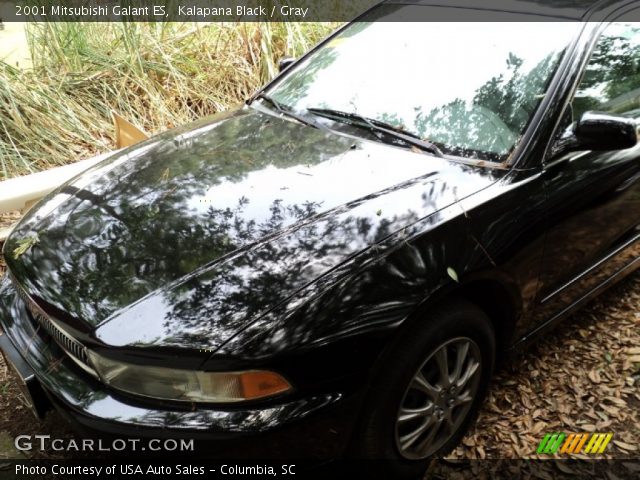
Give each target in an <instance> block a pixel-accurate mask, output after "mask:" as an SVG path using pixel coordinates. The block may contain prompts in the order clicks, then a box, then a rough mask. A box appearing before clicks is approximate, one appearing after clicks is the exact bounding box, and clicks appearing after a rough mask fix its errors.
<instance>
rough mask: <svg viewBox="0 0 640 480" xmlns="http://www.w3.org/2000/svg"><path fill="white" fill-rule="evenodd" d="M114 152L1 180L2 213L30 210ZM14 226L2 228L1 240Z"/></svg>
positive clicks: (0, 201) (0, 206) (0, 203)
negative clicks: (42, 199)
mask: <svg viewBox="0 0 640 480" xmlns="http://www.w3.org/2000/svg"><path fill="white" fill-rule="evenodd" d="M113 153H114V152H106V153H103V154H102V155H98V156H96V157H92V158H88V159H86V160H81V161H79V162H76V163H72V164H69V165H64V166H62V167H55V168H51V169H49V170H45V171H43V172H38V173H32V174H31V175H25V176H22V177H16V178H11V179H9V180H5V181H3V182H0V213H7V212H13V211H15V210H20V211H22V212H24V211H26V210H28V209H29V208H30V207H31V206H32V205H33V204H34V203H36V202H37V201H38V200H40V199H41V198H42V197H44V196H45V195H46V194H48V193H49V192H51V191H53V190H55V189H56V188H58V187H59V186H60V185H62V184H63V183H65V182H66V181H68V180H71V179H72V178H73V177H75V176H76V175H78V174H80V173H82V172H83V171H85V170H87V169H88V168H90V167H92V166H94V165H95V164H96V163H98V162H100V161H101V160H104V159H105V158H107V157H108V156H110V155H112V154H113ZM12 228H13V225H12V226H11V227H8V228H5V229H2V230H0V242H2V241H4V240H5V239H6V238H7V236H8V235H9V233H10V232H11V229H12Z"/></svg>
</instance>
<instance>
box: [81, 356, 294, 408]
mask: <svg viewBox="0 0 640 480" xmlns="http://www.w3.org/2000/svg"><path fill="white" fill-rule="evenodd" d="M87 353H88V355H89V358H90V359H91V363H92V365H93V367H94V368H95V370H96V371H97V372H98V375H99V376H100V378H101V379H102V381H103V382H104V383H106V384H107V385H110V386H111V387H113V388H115V389H117V390H122V391H124V392H129V393H133V394H136V395H143V396H146V397H152V398H158V399H163V400H176V401H183V402H214V403H223V402H241V401H244V400H256V399H259V398H265V397H271V396H273V395H277V394H279V393H283V392H286V391H288V390H291V385H290V384H289V382H287V381H286V380H285V379H284V378H282V377H281V376H280V375H278V374H277V373H275V372H269V371H264V370H248V371H244V372H204V371H192V370H179V369H175V368H165V367H145V366H141V365H133V364H128V363H122V362H117V361H114V360H111V359H109V358H105V357H102V356H100V355H98V354H96V353H95V352H92V351H88V352H87Z"/></svg>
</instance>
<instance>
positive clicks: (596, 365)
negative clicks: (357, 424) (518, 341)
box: [0, 218, 640, 459]
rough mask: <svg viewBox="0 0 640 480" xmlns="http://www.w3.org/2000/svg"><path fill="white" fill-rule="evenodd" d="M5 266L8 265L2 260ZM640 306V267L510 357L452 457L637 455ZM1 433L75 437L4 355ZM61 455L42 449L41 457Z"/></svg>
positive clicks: (639, 439) (639, 435) (0, 381)
mask: <svg viewBox="0 0 640 480" xmlns="http://www.w3.org/2000/svg"><path fill="white" fill-rule="evenodd" d="M1 221H2V219H1V218H0V222H1ZM0 226H1V225H0ZM0 268H4V266H3V265H2V263H0ZM638 305H640V272H636V273H635V274H633V275H632V276H631V277H629V278H628V279H626V280H624V281H622V282H621V283H620V284H619V285H617V286H615V287H613V288H612V289H611V290H609V291H608V292H606V293H604V294H603V295H601V296H600V297H599V298H598V299H596V300H594V301H593V302H591V303H590V304H589V305H588V306H587V307H586V308H584V309H582V310H581V311H579V312H578V313H576V314H575V315H573V316H572V317H571V318H569V319H567V320H566V321H565V322H564V323H563V324H562V325H561V326H560V327H558V328H557V329H556V330H554V331H553V332H552V333H551V334H548V335H547V336H546V337H545V338H544V339H543V340H542V341H540V342H538V343H537V344H535V345H534V346H533V347H531V348H529V349H527V350H526V351H524V352H523V353H521V354H519V355H518V356H516V357H512V358H510V359H509V360H508V361H507V362H506V364H505V365H502V366H501V367H500V368H499V369H498V371H497V373H496V375H495V380H494V382H493V386H492V388H491V392H490V394H489V397H488V398H487V401H486V402H485V406H484V408H483V409H482V411H481V413H480V416H479V419H478V422H477V424H476V426H475V427H474V428H473V429H472V430H471V431H470V432H469V433H468V434H467V436H466V437H465V438H464V439H463V441H462V444H461V445H460V446H459V447H458V448H457V449H456V450H455V451H454V452H453V453H452V454H451V455H450V458H452V459H476V458H480V459H482V458H492V459H496V458H506V459H510V458H511V459H519V458H536V457H537V455H536V454H535V450H536V448H537V445H538V442H539V441H540V440H541V439H542V437H543V436H544V435H545V434H546V433H548V432H554V431H563V432H594V431H597V432H613V433H614V437H613V441H612V443H611V445H610V447H608V449H607V452H606V454H605V455H604V456H605V457H608V458H612V457H615V458H620V457H623V458H624V457H637V456H638V454H639V448H638V445H639V444H640V414H639V412H640V311H639V310H638ZM2 432H8V433H9V435H10V436H11V437H12V438H13V437H15V436H17V435H20V434H32V435H33V434H44V435H46V434H49V435H52V436H58V437H59V436H61V435H64V436H69V435H72V433H71V431H70V429H69V427H68V426H67V425H66V423H65V422H64V421H63V420H62V419H61V418H60V416H59V415H58V414H57V413H56V412H50V413H49V414H48V415H47V418H46V420H45V421H44V422H43V423H39V422H38V421H36V420H35V419H34V418H33V417H32V415H31V413H30V412H29V411H28V410H27V409H26V408H25V407H24V406H23V405H22V403H21V402H20V401H19V399H18V389H17V387H16V385H15V384H14V382H13V380H12V379H11V377H10V376H9V374H8V371H7V368H6V366H5V365H4V364H3V363H2V359H1V358H0V433H2ZM0 453H1V452H0ZM62 455H63V454H62V453H57V452H44V453H40V452H36V453H35V457H37V458H56V457H57V458H60V457H61V456H62ZM579 457H580V456H579ZM0 458H1V455H0ZM583 458H588V457H586V456H583Z"/></svg>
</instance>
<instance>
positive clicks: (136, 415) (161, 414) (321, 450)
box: [0, 276, 359, 458]
mask: <svg viewBox="0 0 640 480" xmlns="http://www.w3.org/2000/svg"><path fill="white" fill-rule="evenodd" d="M0 328H1V329H2V331H4V333H5V338H4V339H3V341H2V342H0V347H1V348H2V350H3V351H4V355H5V357H6V358H7V359H8V360H9V361H11V362H12V363H13V364H17V365H18V366H19V368H21V370H22V372H23V374H22V375H26V376H29V375H30V373H32V374H33V375H35V378H29V381H28V383H29V385H30V387H32V388H33V389H34V390H33V391H30V393H31V395H32V396H33V397H34V403H36V404H38V408H40V409H43V408H44V407H43V397H44V396H46V402H47V403H50V404H51V405H53V406H54V407H55V408H56V409H57V410H58V411H59V412H60V413H61V414H62V415H63V417H65V418H66V419H67V420H69V421H70V422H71V423H72V425H73V426H74V427H75V428H76V430H78V431H79V432H81V433H82V434H83V435H95V434H98V435H103V434H106V435H109V436H118V437H127V438H140V437H142V438H189V439H194V441H195V443H196V454H197V450H198V448H197V447H198V445H200V444H205V445H207V449H206V451H207V455H211V454H216V455H220V456H226V457H234V458H246V457H247V456H256V457H259V458H285V457H286V458H292V457H293V458H335V457H337V456H340V455H341V454H342V453H343V452H344V450H345V448H346V446H347V442H348V440H349V438H350V436H351V430H352V427H353V420H354V419H355V418H356V417H357V415H356V413H357V410H358V406H359V401H358V400H357V398H356V396H355V395H354V396H350V397H344V396H343V395H341V394H326V395H315V396H313V397H309V398H304V399H298V400H292V401H289V402H288V403H282V404H278V405H270V406H264V407H254V408H247V407H245V408H244V409H241V408H229V409H216V410H213V409H209V408H206V409H205V408H198V409H196V410H192V411H189V410H175V409H171V408H170V407H167V408H160V407H155V406H154V407H150V406H147V405H145V404H142V403H138V402H137V401H136V400H135V399H131V398H129V397H124V396H121V395H120V394H118V393H117V392H113V391H112V390H110V389H108V388H107V387H106V386H105V385H103V384H102V383H100V382H98V381H97V380H95V379H94V378H92V377H91V376H90V375H88V374H87V373H86V372H84V371H82V370H81V369H80V368H79V367H78V366H77V365H76V364H75V363H74V362H73V361H72V360H71V359H70V358H69V357H68V356H66V354H64V353H63V351H62V350H61V349H60V348H59V347H58V346H57V345H56V344H55V343H54V342H53V341H52V340H51V339H50V338H49V337H48V336H47V335H46V333H44V332H41V331H40V330H41V329H38V327H37V326H36V324H35V323H34V321H33V320H32V319H31V317H30V316H29V313H28V312H27V309H26V307H25V305H24V303H23V301H22V300H21V299H20V297H19V296H18V295H17V294H16V292H15V289H14V287H13V285H12V284H11V282H10V281H9V280H8V278H7V277H6V276H5V278H4V279H2V282H1V283H0ZM39 389H41V390H40V393H38V391H39ZM43 394H44V395H43ZM210 444H214V445H215V449H214V448H209V447H210Z"/></svg>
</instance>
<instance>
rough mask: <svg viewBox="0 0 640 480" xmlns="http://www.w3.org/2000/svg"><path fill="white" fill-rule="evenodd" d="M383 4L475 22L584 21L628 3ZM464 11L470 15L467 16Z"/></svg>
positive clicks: (451, 0)
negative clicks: (418, 7) (506, 16)
mask: <svg viewBox="0 0 640 480" xmlns="http://www.w3.org/2000/svg"><path fill="white" fill-rule="evenodd" d="M383 3H387V4H397V5H424V6H430V7H436V9H437V10H438V11H439V12H441V13H439V14H438V13H436V14H435V17H432V21H438V20H443V21H447V20H461V21H472V20H474V18H477V19H478V20H491V19H492V17H493V16H495V19H502V18H504V14H513V15H516V16H522V20H525V19H527V17H542V18H539V19H544V18H547V19H550V20H566V21H581V20H582V21H585V20H591V16H592V15H593V14H597V13H607V12H610V11H612V10H615V9H616V7H618V6H622V5H624V4H629V2H628V1H625V0H596V1H594V0H546V1H545V0H484V1H482V2H478V1H477V0H387V1H385V2H383ZM447 10H448V11H449V12H455V17H454V16H453V15H449V14H447V13H446V11H447ZM465 10H466V11H467V12H468V16H467V15H465V13H464V12H465ZM478 13H480V15H478ZM439 15H442V18H439ZM449 16H450V17H451V18H448V17H449ZM595 16H596V17H597V20H601V19H602V18H603V15H595Z"/></svg>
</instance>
